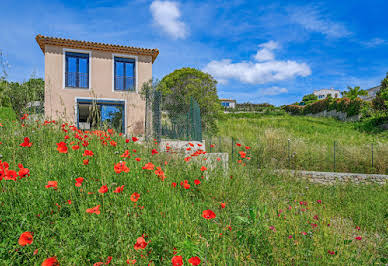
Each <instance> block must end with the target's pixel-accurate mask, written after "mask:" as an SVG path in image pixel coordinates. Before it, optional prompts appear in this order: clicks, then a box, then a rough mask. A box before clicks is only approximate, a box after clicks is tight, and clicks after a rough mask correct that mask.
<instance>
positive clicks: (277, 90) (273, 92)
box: [259, 86, 288, 96]
mask: <svg viewBox="0 0 388 266" xmlns="http://www.w3.org/2000/svg"><path fill="white" fill-rule="evenodd" d="M287 92H288V90H287V89H286V88H280V87H276V86H275V87H270V88H265V89H260V90H259V93H260V94H262V95H270V96H274V95H279V94H282V93H287Z"/></svg>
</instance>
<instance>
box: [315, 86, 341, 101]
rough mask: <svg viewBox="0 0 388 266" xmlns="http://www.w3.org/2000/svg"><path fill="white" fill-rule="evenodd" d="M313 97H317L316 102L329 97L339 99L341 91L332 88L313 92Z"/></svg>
mask: <svg viewBox="0 0 388 266" xmlns="http://www.w3.org/2000/svg"><path fill="white" fill-rule="evenodd" d="M314 95H317V97H318V100H322V99H325V98H327V97H328V96H329V95H331V97H333V98H341V91H340V90H335V89H333V88H330V89H321V90H314Z"/></svg>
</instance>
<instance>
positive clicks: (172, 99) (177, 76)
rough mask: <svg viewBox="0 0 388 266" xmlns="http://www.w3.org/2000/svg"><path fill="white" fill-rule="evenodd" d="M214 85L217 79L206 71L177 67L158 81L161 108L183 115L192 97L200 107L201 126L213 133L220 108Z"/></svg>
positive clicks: (187, 109) (215, 129)
mask: <svg viewBox="0 0 388 266" xmlns="http://www.w3.org/2000/svg"><path fill="white" fill-rule="evenodd" d="M216 85H217V81H216V80H215V79H214V78H213V77H212V76H211V75H210V74H208V73H204V72H202V71H200V70H198V69H194V68H189V67H187V68H181V69H177V70H175V71H174V72H172V73H170V74H168V75H166V76H165V77H164V78H163V79H162V80H161V81H160V83H159V86H158V88H159V89H160V90H161V91H162V95H163V96H162V97H163V105H162V109H164V110H166V111H168V112H169V113H173V114H182V115H183V114H185V113H187V112H188V111H189V107H190V98H191V97H193V98H194V99H195V100H196V101H197V103H198V104H199V107H200V109H201V119H202V127H203V128H204V129H205V130H206V131H207V132H209V133H210V134H214V133H216V132H217V125H216V120H217V118H218V117H219V116H220V115H221V110H222V107H221V104H220V102H219V100H218V96H217V88H216Z"/></svg>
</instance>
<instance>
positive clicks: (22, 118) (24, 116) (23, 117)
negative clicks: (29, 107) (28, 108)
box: [20, 114, 28, 120]
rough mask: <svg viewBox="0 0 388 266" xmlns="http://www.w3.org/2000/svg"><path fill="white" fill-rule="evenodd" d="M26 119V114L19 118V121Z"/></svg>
mask: <svg viewBox="0 0 388 266" xmlns="http://www.w3.org/2000/svg"><path fill="white" fill-rule="evenodd" d="M27 117H28V114H24V115H23V116H22V117H20V119H21V120H24V119H26V118H27Z"/></svg>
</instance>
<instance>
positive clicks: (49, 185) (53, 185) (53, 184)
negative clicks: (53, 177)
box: [45, 181, 58, 190]
mask: <svg viewBox="0 0 388 266" xmlns="http://www.w3.org/2000/svg"><path fill="white" fill-rule="evenodd" d="M57 185H58V182H57V181H47V185H46V186H45V187H46V188H50V187H52V188H54V189H55V190H56V189H57V188H58V187H57Z"/></svg>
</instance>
